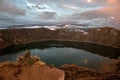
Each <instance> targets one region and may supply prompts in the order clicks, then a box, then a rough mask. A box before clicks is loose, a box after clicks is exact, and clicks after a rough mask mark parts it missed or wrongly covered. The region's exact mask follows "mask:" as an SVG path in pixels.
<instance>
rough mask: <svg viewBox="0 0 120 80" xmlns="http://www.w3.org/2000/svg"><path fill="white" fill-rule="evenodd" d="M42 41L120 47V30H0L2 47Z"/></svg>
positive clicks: (105, 28)
mask: <svg viewBox="0 0 120 80" xmlns="http://www.w3.org/2000/svg"><path fill="white" fill-rule="evenodd" d="M41 41H70V42H89V43H95V44H101V45H106V46H112V47H115V48H120V30H117V29H114V28H110V27H103V28H91V29H81V30H77V31H74V30H63V29H58V30H49V29H45V28H37V29H5V30H0V49H3V48H5V47H7V46H11V45H19V44H27V43H33V42H41Z"/></svg>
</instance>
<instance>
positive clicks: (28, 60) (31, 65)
mask: <svg viewBox="0 0 120 80" xmlns="http://www.w3.org/2000/svg"><path fill="white" fill-rule="evenodd" d="M64 76H65V74H64V71H62V70H60V69H57V68H55V67H52V68H51V67H49V66H48V65H46V64H45V63H44V62H42V61H38V58H36V57H32V56H29V55H27V56H26V55H25V56H24V57H19V59H18V61H17V62H3V63H0V80H64Z"/></svg>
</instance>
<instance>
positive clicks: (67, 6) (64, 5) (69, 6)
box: [62, 4, 78, 10]
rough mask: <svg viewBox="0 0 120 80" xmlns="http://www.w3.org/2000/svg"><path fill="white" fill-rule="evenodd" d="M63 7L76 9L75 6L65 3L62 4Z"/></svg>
mask: <svg viewBox="0 0 120 80" xmlns="http://www.w3.org/2000/svg"><path fill="white" fill-rule="evenodd" d="M62 6H63V7H66V8H69V9H73V10H77V9H78V7H76V6H72V5H67V4H62Z"/></svg>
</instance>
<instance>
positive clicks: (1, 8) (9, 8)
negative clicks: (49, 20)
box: [0, 0, 25, 15]
mask: <svg viewBox="0 0 120 80" xmlns="http://www.w3.org/2000/svg"><path fill="white" fill-rule="evenodd" d="M0 12H4V13H8V14H13V15H25V10H23V9H20V8H18V7H17V6H15V5H12V4H10V3H9V2H8V1H7V0H0Z"/></svg>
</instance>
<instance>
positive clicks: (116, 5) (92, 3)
mask: <svg viewBox="0 0 120 80" xmlns="http://www.w3.org/2000/svg"><path fill="white" fill-rule="evenodd" d="M22 24H84V25H90V26H96V27H97V26H111V27H117V28H119V27H120V26H119V25H120V0H0V26H5V25H22Z"/></svg>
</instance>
